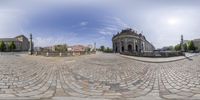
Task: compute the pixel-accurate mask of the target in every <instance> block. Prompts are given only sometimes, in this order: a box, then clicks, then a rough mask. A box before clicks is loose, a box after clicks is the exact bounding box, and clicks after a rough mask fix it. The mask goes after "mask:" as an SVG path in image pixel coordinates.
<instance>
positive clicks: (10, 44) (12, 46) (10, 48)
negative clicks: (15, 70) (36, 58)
mask: <svg viewBox="0 0 200 100" xmlns="http://www.w3.org/2000/svg"><path fill="white" fill-rule="evenodd" d="M8 48H9V50H10V51H13V50H15V49H16V45H15V43H14V41H12V42H10V43H9V45H8Z"/></svg>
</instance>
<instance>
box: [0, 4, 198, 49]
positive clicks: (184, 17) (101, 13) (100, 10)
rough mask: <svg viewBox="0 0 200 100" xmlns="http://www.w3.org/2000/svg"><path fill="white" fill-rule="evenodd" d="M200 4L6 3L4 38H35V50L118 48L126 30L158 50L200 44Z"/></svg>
mask: <svg viewBox="0 0 200 100" xmlns="http://www.w3.org/2000/svg"><path fill="white" fill-rule="evenodd" d="M199 18H200V1H198V0H190V1H188V0H126V1H125V0H43V1H39V0H18V1H13V0H1V1H0V20H1V21H0V37H2V38H3V37H14V36H16V35H20V34H24V35H26V36H28V35H29V34H30V33H32V34H33V37H34V43H35V46H51V45H54V44H63V43H66V44H68V45H74V44H83V45H88V44H93V43H94V42H96V43H97V47H99V46H100V45H105V46H109V47H112V41H111V38H112V36H113V34H116V33H117V32H119V31H121V30H122V29H124V28H132V29H134V30H136V31H137V32H138V33H140V32H143V34H144V35H145V36H146V38H147V39H148V40H149V41H150V42H151V43H152V44H153V45H155V47H157V48H160V47H163V46H168V45H175V44H178V43H179V42H180V36H181V34H183V35H184V38H185V39H196V38H200V28H199V25H200V19H199Z"/></svg>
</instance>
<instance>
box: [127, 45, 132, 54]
mask: <svg viewBox="0 0 200 100" xmlns="http://www.w3.org/2000/svg"><path fill="white" fill-rule="evenodd" d="M128 52H132V45H130V44H129V45H128Z"/></svg>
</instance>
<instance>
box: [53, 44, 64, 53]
mask: <svg viewBox="0 0 200 100" xmlns="http://www.w3.org/2000/svg"><path fill="white" fill-rule="evenodd" d="M55 51H58V52H66V51H67V44H63V45H56V46H55Z"/></svg>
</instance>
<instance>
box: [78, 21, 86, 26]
mask: <svg viewBox="0 0 200 100" xmlns="http://www.w3.org/2000/svg"><path fill="white" fill-rule="evenodd" d="M80 25H81V26H86V25H88V22H87V21H83V22H81V23H80Z"/></svg>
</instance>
